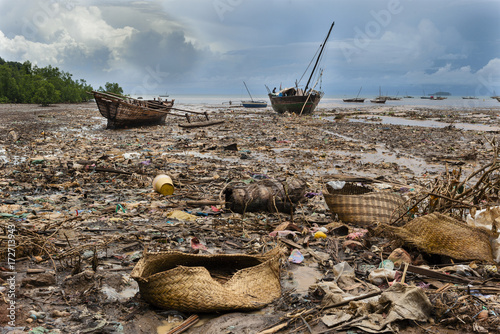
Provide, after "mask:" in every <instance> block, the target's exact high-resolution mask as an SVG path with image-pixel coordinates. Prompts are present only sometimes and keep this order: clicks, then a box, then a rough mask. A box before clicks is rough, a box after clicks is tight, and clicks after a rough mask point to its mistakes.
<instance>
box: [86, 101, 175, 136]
mask: <svg viewBox="0 0 500 334" xmlns="http://www.w3.org/2000/svg"><path fill="white" fill-rule="evenodd" d="M92 93H93V94H94V99H95V101H96V104H97V107H98V108H99V112H100V113H101V115H102V116H103V117H105V118H106V119H107V120H108V123H107V127H106V128H107V129H116V128H123V127H131V126H140V125H154V124H164V123H165V119H166V117H167V114H168V111H169V108H171V107H172V106H173V104H174V100H171V101H164V102H161V103H160V102H158V101H146V100H144V101H140V100H136V99H132V98H126V97H117V96H113V95H111V94H107V93H101V92H92Z"/></svg>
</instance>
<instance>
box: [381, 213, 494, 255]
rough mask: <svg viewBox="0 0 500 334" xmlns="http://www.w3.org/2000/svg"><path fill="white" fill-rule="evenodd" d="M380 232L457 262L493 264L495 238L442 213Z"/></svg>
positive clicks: (483, 230)
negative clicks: (470, 261) (493, 239)
mask: <svg viewBox="0 0 500 334" xmlns="http://www.w3.org/2000/svg"><path fill="white" fill-rule="evenodd" d="M379 231H383V232H388V233H389V234H390V235H392V236H393V237H396V238H399V239H401V240H402V241H403V242H405V243H407V244H409V245H411V246H415V247H417V248H418V249H420V250H421V251H424V252H426V253H429V254H438V255H445V256H449V257H451V258H454V259H457V260H479V261H487V262H491V261H493V253H492V247H491V243H490V238H494V237H495V233H493V232H491V231H489V230H486V229H484V228H479V227H473V226H469V225H467V224H466V223H464V222H461V221H459V220H457V219H454V218H452V217H449V216H447V215H444V214H441V213H437V212H435V213H431V214H429V215H426V216H423V217H419V218H415V219H413V220H411V221H410V222H408V223H406V225H405V226H403V227H395V226H389V225H381V226H379Z"/></svg>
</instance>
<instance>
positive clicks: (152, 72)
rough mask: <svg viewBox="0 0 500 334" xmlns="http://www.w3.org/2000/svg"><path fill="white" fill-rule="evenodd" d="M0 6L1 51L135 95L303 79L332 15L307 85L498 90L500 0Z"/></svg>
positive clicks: (57, 0)
mask: <svg viewBox="0 0 500 334" xmlns="http://www.w3.org/2000/svg"><path fill="white" fill-rule="evenodd" d="M0 13H1V14H0V57H1V58H3V59H4V60H8V61H18V62H24V61H26V60H29V61H31V62H32V63H33V64H36V65H37V66H39V67H44V66H47V65H51V66H54V67H58V68H59V69H61V70H63V71H65V72H69V73H71V74H73V78H74V79H85V80H86V81H87V83H89V84H91V85H92V86H93V87H94V88H98V87H99V86H104V84H105V83H106V82H116V83H118V84H119V85H120V86H121V87H123V88H124V91H125V93H127V94H132V95H143V94H165V93H166V92H168V94H169V95H170V96H173V95H175V94H194V95H196V94H200V95H205V94H219V95H230V94H236V95H238V94H240V95H241V94H244V95H246V94H247V92H246V90H245V86H244V84H243V81H244V82H246V84H247V86H248V88H249V89H250V92H251V93H252V94H253V95H255V96H263V95H265V94H266V87H265V85H267V86H268V87H269V88H270V89H273V88H274V87H278V88H279V87H280V86H281V87H283V88H285V87H291V86H294V85H295V83H296V82H298V84H299V86H302V87H303V86H305V84H306V83H307V79H308V78H309V75H310V70H311V68H312V65H313V64H314V62H313V64H312V65H311V66H309V65H310V64H311V61H312V60H313V59H314V56H315V54H316V52H317V51H318V50H319V48H320V46H321V45H322V43H323V41H324V39H325V37H326V35H327V32H328V30H329V28H330V26H331V25H332V23H333V22H335V25H334V27H333V29H332V32H331V35H330V38H329V39H328V42H327V43H326V45H325V48H324V52H323V56H322V60H321V62H320V65H319V66H318V69H321V70H322V71H323V72H322V73H323V75H322V77H321V78H319V79H318V78H317V77H314V79H313V80H312V83H311V84H310V86H312V85H314V84H315V85H316V86H315V87H316V88H321V90H323V91H324V92H325V93H326V95H327V96H328V95H330V96H336V95H346V94H347V95H356V94H357V93H358V91H359V89H360V88H361V87H362V94H361V95H363V94H365V95H367V94H376V93H378V92H379V89H380V90H381V91H382V93H383V94H388V95H396V94H399V95H406V94H412V95H423V94H424V92H425V93H426V94H429V93H433V92H435V91H448V92H450V93H451V94H453V95H475V96H489V95H492V94H493V93H494V92H495V93H496V94H497V95H499V94H500V19H499V18H500V1H499V0H434V1H428V0H419V1H416V0H413V1H412V0H348V1H344V0H307V1H306V0H152V1H128V0H123V1H118V0H101V1H98V0H89V1H80V0H16V1H11V0H0ZM308 66H309V67H308ZM306 69H308V70H309V72H306Z"/></svg>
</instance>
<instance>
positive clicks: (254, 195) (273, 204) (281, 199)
mask: <svg viewBox="0 0 500 334" xmlns="http://www.w3.org/2000/svg"><path fill="white" fill-rule="evenodd" d="M306 187H307V184H306V182H305V181H304V180H302V179H298V178H290V179H287V180H285V181H283V182H280V181H278V180H271V179H265V180H260V181H257V182H253V183H250V184H248V185H247V184H235V185H231V186H229V187H227V188H226V189H225V190H224V195H225V200H226V208H227V209H229V210H231V211H233V212H237V213H245V212H258V211H267V212H284V213H292V212H293V211H294V209H295V206H296V205H297V204H298V203H300V202H301V201H303V200H304V199H305V197H304V195H305V194H306Z"/></svg>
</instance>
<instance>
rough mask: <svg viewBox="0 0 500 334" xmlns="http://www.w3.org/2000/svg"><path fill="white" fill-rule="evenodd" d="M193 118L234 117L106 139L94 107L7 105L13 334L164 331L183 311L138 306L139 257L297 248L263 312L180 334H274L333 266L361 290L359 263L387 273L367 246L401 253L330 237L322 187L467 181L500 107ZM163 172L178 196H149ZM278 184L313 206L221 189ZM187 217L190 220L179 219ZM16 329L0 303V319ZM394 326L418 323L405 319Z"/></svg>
mask: <svg viewBox="0 0 500 334" xmlns="http://www.w3.org/2000/svg"><path fill="white" fill-rule="evenodd" d="M191 107H195V108H196V109H197V110H201V111H208V112H209V114H210V117H211V119H223V120H224V121H225V122H224V123H222V124H219V125H215V126H212V127H207V128H192V129H185V128H181V127H179V126H178V123H179V119H178V118H174V117H167V123H166V124H165V125H157V126H151V127H140V128H127V129H120V130H106V129H105V127H106V120H105V119H104V118H102V117H101V116H100V114H99V112H98V110H97V108H96V106H95V104H94V103H86V104H77V105H63V104H61V105H54V106H50V107H47V108H41V107H39V106H34V105H13V104H10V105H9V104H7V105H0V117H1V119H2V122H1V124H0V130H1V131H0V165H1V166H2V168H1V169H0V185H1V187H0V189H1V190H0V203H1V204H0V214H2V216H1V220H0V223H1V224H2V225H1V226H2V231H3V232H2V233H0V238H1V239H0V240H1V241H2V248H3V251H2V257H3V258H1V259H0V265H1V268H0V280H2V283H7V282H8V281H7V279H9V277H11V276H12V274H11V272H12V271H15V272H16V274H14V275H15V282H16V283H15V284H16V285H15V289H16V297H15V301H16V316H15V326H14V327H16V328H17V329H18V330H19V331H22V330H23V329H28V328H35V327H43V328H45V329H46V330H47V331H52V332H54V333H78V332H79V333H87V332H102V333H156V332H158V333H167V332H168V331H169V330H170V329H171V328H172V327H173V325H172V324H178V323H180V322H181V321H182V320H185V318H186V317H187V316H189V314H182V313H179V312H176V311H168V310H160V309H156V308H154V307H152V306H150V305H149V304H148V303H146V302H145V301H144V300H143V299H141V297H140V294H139V293H138V286H137V283H136V282H135V281H134V280H133V279H132V278H131V277H130V273H131V272H132V269H133V267H134V265H135V264H136V263H137V261H138V260H139V258H140V257H141V256H142V253H143V251H144V249H145V248H147V249H149V250H161V249H175V250H180V251H183V252H189V253H193V252H201V253H212V254H217V253H245V254H258V253H262V252H264V251H266V250H269V249H271V248H273V247H275V246H276V245H277V244H280V245H283V246H284V247H285V248H286V249H287V251H290V250H291V249H292V248H293V245H296V244H300V245H301V247H304V248H308V249H311V250H313V255H309V256H306V259H305V260H304V262H302V263H301V264H300V265H297V264H294V263H290V262H288V261H283V265H282V266H283V267H282V275H281V280H282V286H283V291H282V297H281V298H280V299H278V300H276V301H275V302H273V303H272V304H270V305H268V306H267V307H265V308H263V309H261V310H259V311H254V312H246V313H240V312H236V313H228V314H206V315H202V314H200V318H201V321H199V322H198V323H197V324H196V325H195V326H194V327H192V328H190V329H188V330H187V331H186V333H226V332H227V333H229V332H232V333H256V332H258V331H260V330H264V329H266V328H273V326H275V325H276V324H279V323H280V321H282V319H283V317H285V318H286V315H287V314H292V313H294V312H298V311H299V310H302V309H306V310H307V309H313V308H315V307H318V305H320V303H321V298H320V297H321V296H320V295H318V294H317V293H316V294H315V293H313V291H311V289H310V287H311V285H313V283H314V282H315V281H317V280H323V281H325V282H326V281H332V280H333V279H334V278H332V268H333V266H334V265H336V264H338V263H339V262H341V261H346V262H348V263H350V264H351V265H352V266H353V267H356V268H357V269H356V273H357V275H358V283H359V282H366V281H367V274H366V272H363V271H362V270H361V269H360V268H366V266H369V265H373V266H375V267H377V266H379V264H380V257H379V255H380V254H378V253H374V252H373V250H374V248H373V247H374V246H376V247H382V246H381V245H384V247H386V251H384V253H383V254H384V255H388V254H386V253H387V252H388V253H390V251H391V250H392V248H391V247H392V245H390V244H389V243H388V241H387V240H385V239H381V238H376V237H372V236H368V235H366V237H365V239H363V240H358V242H359V245H358V246H359V247H358V246H353V244H352V243H345V241H346V240H347V239H346V235H347V234H338V233H337V232H335V231H338V229H337V227H336V225H335V224H336V223H337V222H336V217H335V216H334V215H332V214H331V212H330V211H329V209H328V207H327V205H326V203H325V201H324V198H323V196H322V192H324V191H325V189H326V188H325V187H326V183H327V182H329V181H332V180H335V179H337V178H338V175H339V174H342V175H344V176H352V177H361V178H363V177H364V178H368V179H376V180H379V181H381V182H386V183H388V184H393V185H394V184H397V185H399V186H398V187H400V188H402V187H407V188H408V189H416V188H426V187H427V188H428V187H429V185H431V184H433V182H435V179H436V178H437V177H438V176H439V175H440V174H442V173H444V172H445V171H447V170H448V171H450V170H453V169H457V170H458V169H461V170H462V171H463V172H464V173H466V172H471V171H474V170H477V169H478V168H480V167H481V166H484V165H485V164H487V163H488V162H490V161H491V158H492V153H491V148H492V147H491V143H492V141H494V140H496V139H497V137H498V135H499V132H498V131H499V128H500V121H499V115H500V107H492V108H486V109H485V108H480V109H474V108H464V109H457V108H453V109H445V108H443V109H438V108H423V107H405V106H398V107H394V106H387V107H376V108H368V107H363V109H362V110H360V108H356V107H352V108H347V107H346V108H336V109H322V108H320V109H319V110H317V112H316V113H315V114H314V115H313V116H308V117H296V116H294V115H278V114H276V113H274V112H273V111H272V110H271V109H270V108H267V109H259V110H247V109H242V108H231V107H230V106H229V107H228V106H215V107H214V106H213V105H196V106H191ZM439 125H442V126H439ZM159 174H166V175H169V176H171V177H172V179H173V182H174V186H175V192H174V194H173V195H171V196H162V195H161V194H159V193H156V192H154V190H153V189H152V187H151V182H152V179H153V178H154V177H155V176H156V175H159ZM285 177H299V178H302V179H304V180H305V181H306V182H307V193H308V199H307V200H306V201H304V202H303V203H302V204H301V205H300V206H299V207H297V209H296V212H295V214H294V215H293V216H290V215H287V214H281V213H280V214H278V213H269V212H257V213H245V214H244V215H241V214H237V213H232V212H229V211H228V210H226V209H225V206H224V204H223V201H224V198H223V195H222V194H223V191H224V189H225V188H226V187H227V186H228V185H229V184H231V183H234V182H236V181H246V182H251V181H257V180H262V179H266V178H269V179H283V178H285ZM179 212H183V213H184V214H188V216H185V215H184V216H176V214H178V213H179ZM287 222H288V223H289V224H291V225H287V226H288V228H289V229H292V230H293V231H295V232H297V234H296V235H297V236H296V237H288V238H284V239H283V240H281V241H279V238H276V237H272V236H270V232H272V231H275V229H276V228H277V227H278V226H282V224H284V223H287ZM332 224H333V225H332ZM12 225H13V226H15V229H16V233H15V234H14V235H15V238H16V246H17V247H16V260H15V264H14V268H13V269H15V270H10V269H9V266H8V265H9V263H8V256H7V252H6V248H7V243H6V240H7V239H8V238H9V237H8V232H7V231H8V229H7V227H8V226H12ZM319 227H325V228H326V230H327V233H326V235H327V238H326V239H321V238H320V239H315V238H314V237H312V234H311V231H315V230H316V229H318V228H319ZM294 228H295V230H294ZM348 228H349V233H353V232H356V231H358V230H357V229H356V228H355V227H352V226H351V227H348ZM358 232H359V231H358ZM363 233H364V232H363ZM363 233H362V234H363ZM305 239H307V240H305ZM199 244H201V245H202V247H200V246H199ZM291 245H292V246H291ZM357 247H358V248H357ZM382 248H383V247H382ZM287 255H288V254H287ZM411 255H412V256H415V257H416V256H417V255H418V252H417V253H412V254H411ZM285 259H286V257H285ZM363 261H364V266H365V267H362V266H361V263H362V262H363ZM428 264H430V265H435V264H436V263H428ZM408 275H409V276H408V277H409V279H410V280H411V279H415V280H416V281H418V280H417V279H416V278H415V277H413V276H411V275H410V274H408ZM492 277H495V276H492ZM418 282H421V281H418ZM353 284H354V283H353ZM360 284H361V283H360ZM361 285H362V284H361ZM4 286H5V285H4ZM353 286H354V285H353ZM353 286H351V288H352V289H354V290H355V289H360V287H359V286H354V287H353ZM426 287H428V286H426ZM436 289H437V288H436ZM436 289H435V290H436ZM435 290H433V291H435ZM1 292H2V293H3V294H4V295H5V294H6V292H7V291H6V290H5V289H3V290H2V291H1ZM316 292H317V291H316ZM492 295H493V296H494V297H492V298H493V299H495V298H496V295H495V294H494V293H492ZM461 296H462V295H459V294H458V292H456V291H453V292H450V295H449V296H447V298H448V297H449V300H447V301H439V302H441V303H442V304H440V305H441V306H442V305H448V304H446V303H447V302H449V303H450V305H452V304H453V303H452V302H453V301H456V300H457V298H460V297H461ZM467 298H469V297H464V298H462V299H461V300H465V299H467ZM478 298H481V297H478ZM470 299H471V300H472V299H473V298H472V297H470ZM431 300H432V302H434V303H438V302H437V301H436V299H432V298H431ZM468 300H469V299H467V301H468ZM495 300H496V299H495ZM443 303H444V304H443ZM464 303H465V301H464ZM465 306H466V307H467V310H466V311H467V312H468V313H467V312H466V311H463V310H462V311H463V312H465V313H467V314H471V316H470V317H469V318H470V319H469V318H467V319H466V320H464V321H462V322H463V323H462V322H460V321H458V320H457V321H452V320H447V321H448V322H447V323H446V324H445V325H443V324H440V323H439V321H440V320H442V319H445V318H446V317H444V316H440V317H439V319H438V318H437V317H435V320H436V321H437V322H436V323H435V324H432V322H431V323H426V324H425V325H424V326H425V328H428V329H429V330H433V331H440V330H448V331H449V332H453V331H457V332H461V330H464V329H467V330H469V329H470V330H472V328H473V326H475V325H474V324H476V325H478V324H477V322H476V320H475V319H476V318H473V316H474V314H472V313H473V312H475V311H476V309H475V308H474V307H473V306H471V304H467V305H465ZM465 306H464V307H465ZM478 307H479V311H480V308H481V306H480V305H479V306H478ZM479 311H478V312H479ZM496 314H499V313H498V312H497V313H496ZM296 318H297V319H299V320H300V321H296V322H293V323H291V325H290V327H288V328H287V329H284V330H283V331H281V332H279V331H276V332H278V333H282V332H283V333H284V332H287V331H292V330H293V328H296V329H297V331H296V332H297V333H307V332H308V328H307V326H310V327H312V328H313V329H314V330H315V331H316V332H321V331H326V330H327V329H328V328H327V327H326V325H325V324H324V322H322V321H319V318H318V317H316V318H315V319H313V318H311V317H310V316H309V317H306V318H307V322H308V325H307V326H305V327H303V328H301V326H303V325H304V322H303V321H302V320H301V319H300V316H297V317H296ZM306 318H304V319H306ZM448 318H449V317H448ZM448 318H446V319H448ZM461 319H462V318H461ZM495 319H496V318H495V317H493V316H492V315H490V318H489V321H483V322H481V323H480V324H479V325H481V326H482V327H483V329H484V328H487V329H489V330H492V329H493V328H497V327H495V326H498V322H496V320H495ZM462 320H463V319H462ZM304 321H306V320H304ZM8 322H9V318H8V312H7V311H6V308H5V307H4V305H1V312H0V323H1V324H2V325H4V326H7V325H8ZM399 326H400V328H401V329H402V330H407V331H413V332H418V328H419V327H418V326H417V325H415V323H414V322H410V321H408V322H403V323H401V324H399ZM408 326H409V327H410V328H408ZM446 326H448V327H449V328H448V329H446ZM412 327H414V328H413V329H412Z"/></svg>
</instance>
